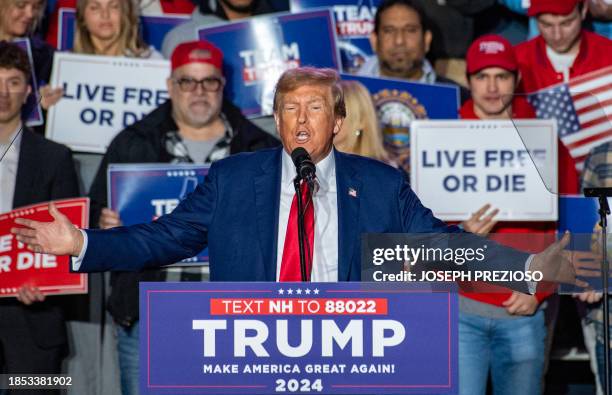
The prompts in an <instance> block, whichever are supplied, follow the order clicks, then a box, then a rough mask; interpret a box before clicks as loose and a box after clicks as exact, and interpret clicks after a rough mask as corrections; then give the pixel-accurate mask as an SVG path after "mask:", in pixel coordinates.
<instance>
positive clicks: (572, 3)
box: [527, 0, 582, 16]
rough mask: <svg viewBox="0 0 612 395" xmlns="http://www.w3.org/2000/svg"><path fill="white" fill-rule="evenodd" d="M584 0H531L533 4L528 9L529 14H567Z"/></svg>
mask: <svg viewBox="0 0 612 395" xmlns="http://www.w3.org/2000/svg"><path fill="white" fill-rule="evenodd" d="M581 2H582V0H531V5H530V6H529V10H528V11H527V15H529V16H538V15H540V14H557V15H567V14H569V13H571V12H572V11H574V8H576V6H577V5H578V4H579V3H581Z"/></svg>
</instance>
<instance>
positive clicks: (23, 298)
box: [17, 285, 45, 306]
mask: <svg viewBox="0 0 612 395" xmlns="http://www.w3.org/2000/svg"><path fill="white" fill-rule="evenodd" d="M17 300H18V301H20V302H21V303H23V304H25V305H26V306H29V305H31V304H33V303H35V302H42V301H44V300H45V295H44V294H43V293H42V292H40V289H38V287H32V286H28V285H24V286H23V287H21V288H19V291H18V292H17Z"/></svg>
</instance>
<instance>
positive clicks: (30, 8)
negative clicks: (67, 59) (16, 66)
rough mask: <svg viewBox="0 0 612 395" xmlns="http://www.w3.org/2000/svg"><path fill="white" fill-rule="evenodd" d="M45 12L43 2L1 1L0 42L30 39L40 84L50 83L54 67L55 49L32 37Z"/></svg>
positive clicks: (25, 0) (38, 0)
mask: <svg viewBox="0 0 612 395" xmlns="http://www.w3.org/2000/svg"><path fill="white" fill-rule="evenodd" d="M43 11H44V5H43V0H2V1H0V40H6V41H12V40H14V39H17V38H28V39H29V40H30V46H31V48H32V58H33V61H34V73H35V74H36V78H37V80H38V82H48V81H49V77H50V76H51V67H52V66H53V52H54V49H53V47H51V46H50V45H47V44H46V43H45V42H44V41H42V40H40V39H39V38H37V37H34V36H32V32H34V30H36V25H37V24H38V22H39V21H40V19H41V17H42V12H43Z"/></svg>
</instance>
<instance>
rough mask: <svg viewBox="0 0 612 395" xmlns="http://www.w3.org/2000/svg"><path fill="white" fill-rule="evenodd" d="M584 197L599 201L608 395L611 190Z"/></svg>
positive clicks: (598, 190)
mask: <svg viewBox="0 0 612 395" xmlns="http://www.w3.org/2000/svg"><path fill="white" fill-rule="evenodd" d="M584 195H585V196H587V197H596V198H597V200H598V201H599V210H598V213H599V225H600V226H601V233H602V237H601V248H602V254H603V264H602V270H601V280H602V283H603V301H602V302H603V321H604V324H603V326H604V341H603V343H604V372H603V373H604V374H605V379H604V393H605V394H606V395H610V306H609V304H608V272H609V270H610V268H609V264H608V243H607V241H608V240H607V239H608V219H607V216H608V215H609V214H610V206H609V205H608V196H612V188H585V190H584Z"/></svg>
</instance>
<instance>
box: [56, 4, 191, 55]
mask: <svg viewBox="0 0 612 395" xmlns="http://www.w3.org/2000/svg"><path fill="white" fill-rule="evenodd" d="M58 18H59V20H58V26H59V28H58V31H57V34H58V38H57V45H58V46H59V48H58V49H59V50H60V51H70V50H71V49H72V47H73V45H74V32H75V21H76V11H75V10H74V9H72V8H62V9H60V12H59V16H58ZM188 20H189V16H187V15H164V16H141V17H140V27H141V32H142V38H143V40H144V42H146V43H147V44H148V45H152V46H153V47H155V49H157V50H158V51H160V52H161V48H162V43H163V41H164V37H165V36H166V34H167V33H168V32H169V31H170V30H172V28H173V27H175V26H176V25H178V24H181V23H184V22H186V21H188Z"/></svg>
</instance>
